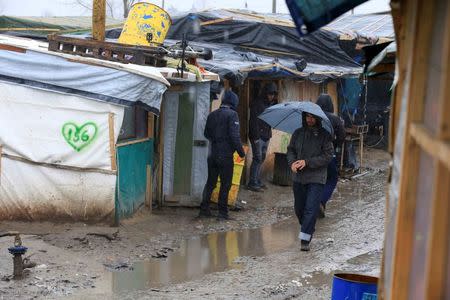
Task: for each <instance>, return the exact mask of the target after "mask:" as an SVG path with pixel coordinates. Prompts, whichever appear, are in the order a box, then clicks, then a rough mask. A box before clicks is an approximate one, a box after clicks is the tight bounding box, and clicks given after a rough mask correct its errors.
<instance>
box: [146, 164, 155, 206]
mask: <svg viewBox="0 0 450 300" xmlns="http://www.w3.org/2000/svg"><path fill="white" fill-rule="evenodd" d="M152 183H153V178H152V166H151V165H147V184H146V190H145V206H147V207H148V209H149V211H150V212H151V211H152V202H153V184H152Z"/></svg>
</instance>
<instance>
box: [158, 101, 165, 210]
mask: <svg viewBox="0 0 450 300" xmlns="http://www.w3.org/2000/svg"><path fill="white" fill-rule="evenodd" d="M163 167H164V98H163V99H162V101H161V109H160V111H159V128H158V186H157V187H156V189H157V201H158V206H159V207H160V208H161V207H162V205H163V197H164V193H163V174H164V173H163Z"/></svg>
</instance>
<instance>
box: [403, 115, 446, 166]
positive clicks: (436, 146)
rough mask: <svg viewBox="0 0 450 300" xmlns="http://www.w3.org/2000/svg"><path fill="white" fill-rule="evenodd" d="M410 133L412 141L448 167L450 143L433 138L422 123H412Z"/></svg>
mask: <svg viewBox="0 0 450 300" xmlns="http://www.w3.org/2000/svg"><path fill="white" fill-rule="evenodd" d="M410 134H411V137H412V138H413V139H414V141H415V142H416V143H417V144H418V145H419V146H420V147H421V148H422V150H424V151H425V152H427V153H428V155H430V156H431V157H433V158H434V159H437V160H439V162H440V163H441V164H443V165H445V166H446V167H447V168H448V169H450V144H449V143H446V142H444V141H440V140H438V139H436V138H433V135H432V134H431V132H430V131H429V130H428V129H427V128H426V127H425V126H424V125H422V124H419V123H413V124H411V126H410Z"/></svg>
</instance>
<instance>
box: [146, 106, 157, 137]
mask: <svg viewBox="0 0 450 300" xmlns="http://www.w3.org/2000/svg"><path fill="white" fill-rule="evenodd" d="M147 136H148V137H149V138H151V139H153V138H154V137H155V115H154V114H152V113H151V112H149V113H148V115H147Z"/></svg>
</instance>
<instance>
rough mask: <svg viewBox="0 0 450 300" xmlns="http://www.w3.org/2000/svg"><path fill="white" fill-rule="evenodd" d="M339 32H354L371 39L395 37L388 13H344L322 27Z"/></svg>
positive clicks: (351, 33) (348, 33)
mask: <svg viewBox="0 0 450 300" xmlns="http://www.w3.org/2000/svg"><path fill="white" fill-rule="evenodd" d="M322 29H324V30H329V31H333V32H337V33H341V34H347V35H351V36H353V35H354V34H357V35H360V36H363V37H366V38H373V39H380V38H384V39H390V40H393V39H395V31H394V23H393V20H392V16H391V14H390V13H380V14H367V15H345V16H342V17H341V18H339V19H337V20H335V21H333V22H331V23H330V24H328V25H327V26H324V27H322Z"/></svg>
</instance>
